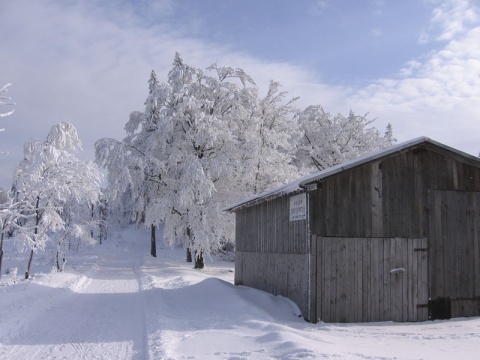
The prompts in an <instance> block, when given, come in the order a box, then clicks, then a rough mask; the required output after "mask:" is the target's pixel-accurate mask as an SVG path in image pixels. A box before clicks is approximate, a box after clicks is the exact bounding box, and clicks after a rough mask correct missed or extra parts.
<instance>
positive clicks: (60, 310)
mask: <svg viewBox="0 0 480 360" xmlns="http://www.w3.org/2000/svg"><path fill="white" fill-rule="evenodd" d="M133 253H136V252H133ZM141 271H142V270H141V259H133V261H129V260H123V259H122V260H118V259H115V258H114V259H108V260H107V259H106V260H103V261H101V262H100V263H98V264H95V265H94V266H92V267H91V269H90V270H87V273H86V274H85V275H82V276H79V277H77V278H76V279H74V280H68V281H67V284H66V285H65V283H64V284H63V286H65V287H66V289H65V288H63V287H62V288H61V289H59V291H51V289H50V291H49V289H48V288H47V289H46V290H45V291H44V293H45V297H42V298H41V299H33V298H27V299H25V298H21V299H20V302H19V303H15V304H12V305H11V306H12V307H13V306H15V307H16V309H17V311H16V312H17V314H18V306H20V307H22V308H24V310H25V312H24V313H23V312H22V313H23V314H24V318H23V319H16V320H14V321H15V322H16V323H17V325H16V327H15V329H14V331H12V330H10V332H9V333H7V334H2V333H1V332H0V334H1V335H5V336H2V340H1V341H0V359H148V358H149V355H148V342H147V335H146V329H145V323H146V322H145V319H146V317H145V313H144V311H145V307H144V306H132V304H142V303H144V295H143V292H142V291H140V290H141V287H140V282H141ZM37 284H40V286H41V282H37V283H26V285H23V284H21V286H38V285H37ZM33 304H35V306H33ZM30 308H35V309H36V312H35V313H33V312H32V311H30V310H29V309H30ZM39 309H40V310H41V311H40V312H39V311H38V310H39ZM79 314H81V316H79ZM72 315H73V316H72ZM17 316H18V315H17ZM72 318H73V319H74V320H75V321H72ZM12 321H13V319H10V324H11V323H12ZM0 324H1V322H0ZM45 324H48V325H49V327H48V328H45ZM50 324H54V326H50ZM39 329H40V330H39Z"/></svg>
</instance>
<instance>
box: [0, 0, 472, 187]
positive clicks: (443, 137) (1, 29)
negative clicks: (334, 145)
mask: <svg viewBox="0 0 480 360" xmlns="http://www.w3.org/2000/svg"><path fill="white" fill-rule="evenodd" d="M0 37H1V42H0V88H1V86H3V85H4V84H6V83H12V86H11V87H10V88H9V91H8V95H9V96H11V97H12V100H13V101H15V102H16V106H15V107H14V108H15V112H14V114H13V115H12V116H9V117H7V118H2V119H0V121H1V124H0V127H3V128H5V129H6V130H5V132H3V133H1V134H0V137H1V142H0V151H8V152H9V154H8V155H6V156H3V157H0V186H3V187H9V186H10V184H11V178H12V174H13V170H14V168H15V165H16V163H18V161H20V160H21V158H22V154H23V143H24V142H25V141H27V140H29V139H31V138H39V139H41V140H43V139H45V137H46V135H47V133H48V131H49V129H50V127H51V126H52V125H54V124H56V123H58V122H60V121H68V122H71V123H72V124H73V125H75V127H76V128H77V129H78V131H79V135H80V137H81V139H82V141H83V147H84V151H83V153H82V154H81V155H80V157H81V158H84V159H91V160H93V157H94V155H93V144H94V142H95V141H96V140H97V139H99V138H101V137H113V138H116V139H122V138H123V137H124V130H123V127H124V125H125V123H126V121H127V119H128V115H129V113H130V112H132V111H134V110H143V102H144V100H145V98H146V95H147V91H148V84H147V81H148V78H149V75H150V71H151V69H155V70H156V71H157V74H158V77H159V79H160V81H164V80H166V76H167V73H168V71H169V69H170V68H171V66H172V62H173V57H174V54H175V52H177V51H178V52H180V53H181V55H182V57H183V58H184V60H185V62H186V63H188V64H190V65H192V66H197V67H202V68H205V67H207V66H208V65H210V64H212V63H214V62H217V63H218V64H220V65H226V66H232V67H241V68H243V69H244V70H245V71H246V72H247V73H248V74H250V75H251V76H252V77H253V78H254V80H255V81H256V83H257V85H259V87H260V88H261V89H266V87H267V86H268V82H269V80H271V79H272V80H276V81H279V82H280V83H281V84H282V85H283V90H286V91H288V92H289V94H291V96H292V97H293V96H300V100H299V102H298V103H297V105H298V106H299V107H301V108H302V107H306V106H308V105H312V104H320V105H322V106H323V107H324V109H325V110H326V111H327V112H330V113H332V114H336V113H343V114H345V115H346V114H347V113H348V111H349V110H350V109H351V110H353V111H354V112H355V113H357V114H362V115H363V114H366V113H368V114H369V115H368V116H369V118H370V119H376V120H375V122H374V126H376V127H377V128H378V129H380V130H381V131H382V132H383V131H384V129H385V127H386V125H387V124H388V123H391V124H392V125H393V130H394V135H395V137H396V138H397V139H398V140H399V141H406V140H410V139H412V138H415V137H418V136H428V137H431V138H432V139H434V140H437V141H440V142H442V143H444V144H447V145H449V146H453V147H455V148H458V149H460V150H463V151H465V152H468V153H470V154H473V155H478V153H479V150H480V1H478V0H402V1H386V0H385V1H382V0H363V1H357V0H323V1H321V0H317V1H314V0H296V1H290V0H261V1H259V0H242V1H240V0H202V1H198V0H197V1H196V0H175V1H174V0H156V1H148V0H108V1H107V0H83V1H80V0H78V1H75V0H38V1H28V0H1V1H0ZM10 109H11V107H7V106H3V107H1V108H0V112H5V111H8V110H10Z"/></svg>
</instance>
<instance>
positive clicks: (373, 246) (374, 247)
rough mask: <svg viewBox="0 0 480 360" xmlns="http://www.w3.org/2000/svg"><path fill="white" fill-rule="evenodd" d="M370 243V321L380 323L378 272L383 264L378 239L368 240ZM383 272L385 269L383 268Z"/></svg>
mask: <svg viewBox="0 0 480 360" xmlns="http://www.w3.org/2000/svg"><path fill="white" fill-rule="evenodd" d="M368 241H369V243H370V254H371V255H370V262H371V264H370V271H371V272H370V306H369V313H370V316H369V321H379V303H380V295H379V293H380V291H379V285H380V284H379V276H378V272H379V271H378V270H379V265H381V262H380V261H379V259H380V257H379V241H378V238H372V239H368ZM382 270H383V268H382Z"/></svg>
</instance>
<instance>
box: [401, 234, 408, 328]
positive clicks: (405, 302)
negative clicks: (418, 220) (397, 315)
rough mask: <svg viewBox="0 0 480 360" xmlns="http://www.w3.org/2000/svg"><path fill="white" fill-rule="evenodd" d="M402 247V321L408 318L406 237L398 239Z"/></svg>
mask: <svg viewBox="0 0 480 360" xmlns="http://www.w3.org/2000/svg"><path fill="white" fill-rule="evenodd" d="M399 240H400V246H401V249H402V261H401V265H400V266H401V267H402V269H404V271H402V273H401V277H402V321H407V318H408V307H409V302H408V272H407V271H408V242H407V240H408V239H407V238H405V239H399Z"/></svg>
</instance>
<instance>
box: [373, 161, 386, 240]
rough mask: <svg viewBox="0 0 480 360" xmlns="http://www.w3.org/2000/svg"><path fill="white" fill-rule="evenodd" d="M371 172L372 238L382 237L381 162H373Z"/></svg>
mask: <svg viewBox="0 0 480 360" xmlns="http://www.w3.org/2000/svg"><path fill="white" fill-rule="evenodd" d="M370 171H371V179H370V183H371V189H370V194H371V196H370V198H371V217H372V224H371V227H372V231H371V236H372V237H382V236H383V206H382V204H383V200H382V196H383V182H382V171H381V162H375V163H373V164H372V165H371V166H370Z"/></svg>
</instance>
